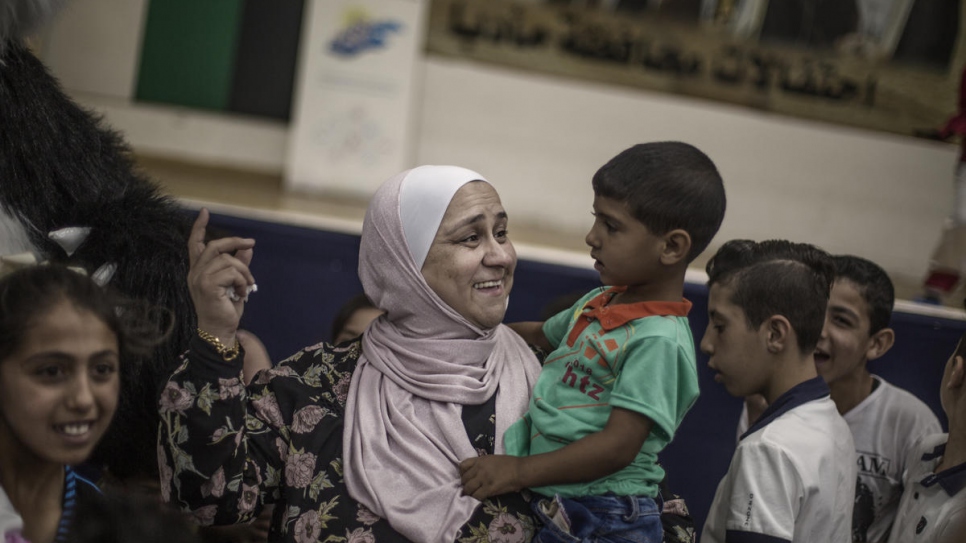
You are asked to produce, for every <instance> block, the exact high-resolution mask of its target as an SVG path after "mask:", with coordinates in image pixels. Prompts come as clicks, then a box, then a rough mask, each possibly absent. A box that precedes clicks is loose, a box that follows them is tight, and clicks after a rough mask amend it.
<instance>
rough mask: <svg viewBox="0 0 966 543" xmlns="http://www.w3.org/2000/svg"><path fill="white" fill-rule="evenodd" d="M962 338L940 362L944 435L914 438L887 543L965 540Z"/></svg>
mask: <svg viewBox="0 0 966 543" xmlns="http://www.w3.org/2000/svg"><path fill="white" fill-rule="evenodd" d="M964 357H966V335H964V337H963V338H960V340H959V345H957V346H956V351H955V352H953V355H952V356H950V357H949V360H948V361H947V362H946V369H945V371H943V379H942V384H941V385H940V389H939V398H940V400H941V401H942V405H943V411H945V412H946V416H947V417H948V418H949V433H948V434H942V433H937V434H933V435H930V436H926V437H924V438H922V439H920V440H919V442H918V443H916V445H915V447H913V449H912V451H911V452H910V454H909V458H907V459H906V472H905V475H904V476H903V485H904V487H905V488H904V489H903V491H902V499H901V500H900V501H899V507H898V510H897V512H896V518H895V524H894V525H893V527H892V534H891V535H890V537H889V541H890V542H896V543H961V542H963V541H966V362H964V361H963V360H964Z"/></svg>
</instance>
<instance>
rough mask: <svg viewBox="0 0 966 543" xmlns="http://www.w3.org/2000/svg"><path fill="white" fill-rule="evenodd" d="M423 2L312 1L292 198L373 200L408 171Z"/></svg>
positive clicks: (291, 159)
mask: <svg viewBox="0 0 966 543" xmlns="http://www.w3.org/2000/svg"><path fill="white" fill-rule="evenodd" d="M425 6H426V1H425V0H310V1H308V2H306V6H305V9H306V11H305V13H304V14H303V19H302V20H303V30H302V43H301V45H300V57H299V64H298V76H297V81H296V91H295V105H294V109H293V113H292V124H291V130H290V140H289V151H288V159H287V161H286V171H285V180H286V185H287V187H289V188H295V189H301V190H309V191H316V192H319V191H326V192H330V193H345V194H349V195H355V196H358V195H369V194H371V193H372V192H373V191H374V190H375V188H376V187H378V186H379V184H380V183H382V182H383V181H385V180H386V179H388V178H389V177H390V176H391V175H393V174H395V173H398V172H399V171H401V170H403V169H405V168H407V167H410V166H411V161H412V153H413V151H412V149H411V148H410V142H411V141H412V138H411V137H410V135H411V126H412V122H413V119H412V118H413V102H414V87H413V83H414V80H415V78H414V77H413V72H414V70H415V69H416V66H417V61H418V59H419V58H420V55H421V54H422V51H423V47H424V41H425V38H424V37H425Z"/></svg>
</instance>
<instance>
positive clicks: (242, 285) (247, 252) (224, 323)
mask: <svg viewBox="0 0 966 543" xmlns="http://www.w3.org/2000/svg"><path fill="white" fill-rule="evenodd" d="M206 226H208V210H207V209H202V210H201V212H200V213H198V218H197V219H195V223H194V225H193V226H192V227H191V235H190V236H189V237H188V259H189V263H190V268H189V269H188V290H189V291H190V292H191V300H192V301H193V302H194V305H195V313H196V314H197V317H198V328H200V329H202V330H204V331H205V332H208V333H209V334H211V335H213V336H215V337H217V338H218V339H219V340H220V341H221V342H222V344H223V345H234V344H235V331H236V330H238V322H239V321H240V320H241V316H242V313H243V312H244V310H245V301H246V300H248V294H249V292H251V291H253V290H254V288H255V277H254V276H252V273H251V271H250V270H249V269H248V265H249V264H250V263H251V261H252V248H253V247H254V246H255V240H253V239H246V238H237V237H228V238H221V239H216V240H211V241H209V242H207V243H205V227H206Z"/></svg>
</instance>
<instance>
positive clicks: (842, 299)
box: [739, 255, 941, 543]
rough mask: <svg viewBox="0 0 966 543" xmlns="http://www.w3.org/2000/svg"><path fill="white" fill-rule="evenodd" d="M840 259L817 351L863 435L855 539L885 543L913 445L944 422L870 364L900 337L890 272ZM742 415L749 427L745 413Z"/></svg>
mask: <svg viewBox="0 0 966 543" xmlns="http://www.w3.org/2000/svg"><path fill="white" fill-rule="evenodd" d="M832 260H833V261H834V262H835V282H834V283H833V284H832V292H831V296H830V298H829V304H828V310H827V312H826V318H825V326H824V328H823V329H822V336H821V338H820V339H819V341H818V345H817V347H816V350H815V367H816V369H817V370H818V374H819V375H821V376H822V378H823V379H825V382H826V383H828V386H829V389H830V390H831V397H832V401H833V402H835V406H836V407H837V408H838V410H839V413H841V414H842V416H843V417H844V418H845V422H846V423H848V425H849V429H850V430H851V431H852V438H853V440H854V441H855V456H856V467H857V469H858V477H857V479H856V487H855V509H854V510H853V515H852V541H854V542H856V543H866V542H869V543H881V542H884V541H886V539H887V538H888V536H889V528H890V527H891V526H892V521H893V519H894V518H895V514H896V507H897V506H898V505H899V496H900V495H901V494H902V473H903V471H904V470H905V467H906V466H905V461H906V458H907V457H908V456H909V452H910V450H911V448H912V447H913V445H914V444H915V443H916V442H917V441H918V440H919V439H920V438H922V437H923V436H925V435H929V434H935V433H938V432H940V430H941V428H940V425H939V419H937V418H936V415H935V414H934V413H933V412H932V409H930V408H929V406H927V405H926V404H925V403H923V402H922V400H920V399H919V398H916V397H915V396H914V395H913V394H911V393H909V392H908V391H906V390H903V389H901V388H899V387H897V386H895V385H892V384H890V383H889V382H887V381H886V380H885V379H883V378H881V377H879V376H877V375H874V374H872V373H870V372H869V370H868V367H867V366H868V363H869V361H871V360H876V359H878V358H880V357H881V356H883V355H884V354H885V353H886V352H888V351H889V349H890V348H892V345H893V342H894V341H895V332H894V331H893V330H892V328H890V327H889V321H890V320H891V318H892V306H893V304H894V302H895V294H894V290H893V286H892V281H891V280H890V279H889V276H888V275H887V274H886V272H885V271H884V270H883V269H882V268H881V267H879V266H878V265H876V264H875V263H873V262H871V261H869V260H866V259H864V258H860V257H857V256H851V255H840V256H834V257H832ZM742 421H743V422H744V425H743V426H744V427H745V428H747V424H748V423H747V419H746V418H745V416H743V417H742ZM741 427H742V425H741V424H739V431H743V430H741Z"/></svg>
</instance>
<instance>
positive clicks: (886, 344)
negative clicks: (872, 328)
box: [865, 328, 896, 360]
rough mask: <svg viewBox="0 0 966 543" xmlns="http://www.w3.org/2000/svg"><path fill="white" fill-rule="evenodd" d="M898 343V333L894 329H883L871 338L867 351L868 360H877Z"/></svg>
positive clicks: (866, 357)
mask: <svg viewBox="0 0 966 543" xmlns="http://www.w3.org/2000/svg"><path fill="white" fill-rule="evenodd" d="M895 342H896V332H895V330H893V329H892V328H883V329H882V330H879V331H878V332H876V333H874V334H872V337H871V338H869V347H868V349H866V351H865V359H866V360H875V359H876V358H879V357H880V356H882V355H884V354H886V353H887V352H889V349H891V348H892V345H893V344H894V343H895Z"/></svg>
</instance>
